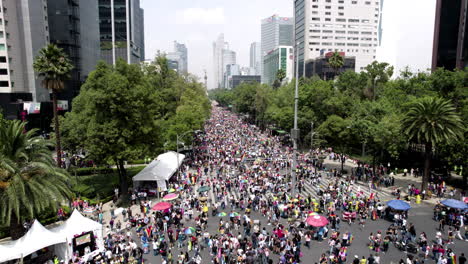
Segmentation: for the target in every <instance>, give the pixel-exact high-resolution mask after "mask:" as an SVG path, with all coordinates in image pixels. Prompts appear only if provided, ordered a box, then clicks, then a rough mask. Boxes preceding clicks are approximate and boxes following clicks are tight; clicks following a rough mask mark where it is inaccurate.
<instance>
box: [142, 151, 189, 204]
mask: <svg viewBox="0 0 468 264" xmlns="http://www.w3.org/2000/svg"><path fill="white" fill-rule="evenodd" d="M184 158H185V155H183V154H180V153H177V152H174V151H169V152H166V153H164V154H161V155H159V156H158V157H157V158H156V159H155V160H153V161H152V162H151V163H150V164H148V166H146V167H145V168H144V169H143V170H142V171H140V172H139V173H138V174H137V175H135V176H133V182H134V186H138V187H139V188H140V189H142V190H143V191H145V192H146V193H148V195H150V196H151V195H155V194H156V193H157V190H158V188H159V191H166V190H167V187H166V181H167V180H169V179H170V178H171V177H172V175H174V173H175V172H176V171H177V169H178V168H179V167H180V165H181V164H182V162H183V161H184Z"/></svg>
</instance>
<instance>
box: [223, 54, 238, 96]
mask: <svg viewBox="0 0 468 264" xmlns="http://www.w3.org/2000/svg"><path fill="white" fill-rule="evenodd" d="M226 48H229V46H226ZM231 71H235V74H239V72H240V67H239V65H237V64H236V53H235V52H234V51H232V50H229V49H225V50H223V86H222V87H224V88H228V85H229V76H230V75H233V74H232V73H231Z"/></svg>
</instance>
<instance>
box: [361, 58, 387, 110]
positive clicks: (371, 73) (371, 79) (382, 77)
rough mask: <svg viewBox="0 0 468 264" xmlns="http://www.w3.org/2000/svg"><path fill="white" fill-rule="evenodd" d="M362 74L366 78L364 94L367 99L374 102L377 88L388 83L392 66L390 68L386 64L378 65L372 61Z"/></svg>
mask: <svg viewBox="0 0 468 264" xmlns="http://www.w3.org/2000/svg"><path fill="white" fill-rule="evenodd" d="M364 74H365V75H366V76H367V88H366V89H365V91H364V94H365V95H366V96H367V98H369V99H370V100H373V101H374V100H375V99H376V96H377V88H379V86H380V85H382V84H384V83H386V82H388V80H389V79H390V78H391V77H392V75H393V66H390V64H388V63H386V62H381V63H379V62H377V61H374V62H372V63H371V64H369V65H367V66H366V68H365V71H364Z"/></svg>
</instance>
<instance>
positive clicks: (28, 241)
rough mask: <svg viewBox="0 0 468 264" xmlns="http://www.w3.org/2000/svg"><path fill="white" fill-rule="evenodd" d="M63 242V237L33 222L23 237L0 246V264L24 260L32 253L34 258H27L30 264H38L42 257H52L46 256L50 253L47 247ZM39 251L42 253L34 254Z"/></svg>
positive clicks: (64, 240)
mask: <svg viewBox="0 0 468 264" xmlns="http://www.w3.org/2000/svg"><path fill="white" fill-rule="evenodd" d="M65 242H66V239H65V237H64V236H61V235H59V234H56V233H54V232H51V231H50V230H47V229H46V228H45V227H44V226H43V225H42V224H41V223H39V221H37V220H35V221H34V223H33V224H32V226H31V228H30V229H29V230H28V232H27V233H26V234H25V235H24V236H23V237H21V238H20V239H18V240H14V241H9V242H7V243H5V244H1V245H0V263H1V262H4V261H9V260H14V259H24V258H26V257H27V256H28V255H30V254H33V253H34V256H31V257H29V259H31V261H30V263H39V262H38V261H40V259H41V258H43V255H47V256H46V258H49V257H52V256H53V255H51V254H48V253H51V251H52V250H51V248H48V247H53V246H54V245H57V244H65ZM43 249H45V250H43ZM39 250H42V251H41V252H38V253H36V251H39ZM49 255H50V256H49ZM34 259H36V260H37V261H36V260H34Z"/></svg>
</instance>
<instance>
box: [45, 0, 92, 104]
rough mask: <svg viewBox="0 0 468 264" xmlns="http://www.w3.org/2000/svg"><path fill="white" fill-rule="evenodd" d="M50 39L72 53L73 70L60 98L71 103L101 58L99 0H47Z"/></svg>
mask: <svg viewBox="0 0 468 264" xmlns="http://www.w3.org/2000/svg"><path fill="white" fill-rule="evenodd" d="M47 3H48V8H47V10H48V18H49V35H50V42H51V43H54V44H56V45H57V46H58V47H59V48H62V49H63V51H64V52H65V53H66V54H67V55H68V57H69V58H70V60H71V62H72V64H73V70H72V72H71V74H70V79H69V80H67V81H65V89H64V90H63V91H62V92H61V93H60V94H59V95H58V98H60V99H62V100H67V101H68V102H69V103H71V100H73V98H74V97H76V96H77V95H78V94H79V91H80V88H81V85H82V84H83V82H84V81H85V79H86V76H87V75H88V74H89V72H91V71H92V70H94V68H95V66H96V64H97V61H98V60H99V55H100V50H99V26H98V21H99V20H98V16H99V10H98V2H97V0H91V1H88V2H86V3H83V2H80V1H78V0H70V1H61V0H47Z"/></svg>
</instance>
